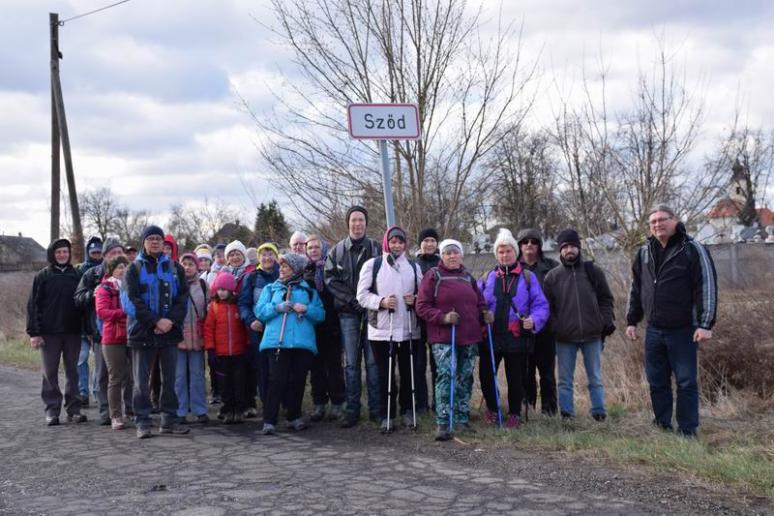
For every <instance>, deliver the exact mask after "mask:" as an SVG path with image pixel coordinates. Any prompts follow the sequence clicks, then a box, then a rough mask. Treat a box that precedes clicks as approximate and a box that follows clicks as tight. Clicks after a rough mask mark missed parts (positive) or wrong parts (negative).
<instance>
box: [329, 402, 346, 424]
mask: <svg viewBox="0 0 774 516" xmlns="http://www.w3.org/2000/svg"><path fill="white" fill-rule="evenodd" d="M342 414H344V408H343V407H342V406H341V405H340V404H339V405H331V409H330V410H329V411H328V420H329V421H336V420H339V419H341V416H342Z"/></svg>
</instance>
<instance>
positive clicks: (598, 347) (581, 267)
mask: <svg viewBox="0 0 774 516" xmlns="http://www.w3.org/2000/svg"><path fill="white" fill-rule="evenodd" d="M556 240H557V244H558V246H559V259H560V260H561V262H562V265H561V266H559V267H556V268H554V269H552V270H551V271H549V272H548V274H546V278H545V284H544V285H543V287H544V289H543V290H544V292H545V294H546V298H548V302H549V304H550V305H551V327H552V328H553V331H554V334H555V335H556V356H557V358H558V361H559V410H560V411H561V413H562V417H574V416H575V404H574V402H573V378H574V377H575V357H576V355H577V353H578V350H579V349H580V350H581V351H582V352H583V365H584V366H585V368H586V377H587V378H588V387H589V398H590V399H591V417H593V418H594V419H596V420H597V421H604V420H605V417H606V416H607V412H606V411H605V388H604V386H603V385H602V340H603V338H604V337H605V336H607V335H610V334H611V333H612V332H613V331H614V330H615V326H614V325H613V321H614V319H615V314H614V312H613V294H612V293H611V292H610V287H608V285H607V279H606V278H605V273H604V272H602V269H600V268H599V267H597V266H596V265H594V264H593V263H592V262H584V261H583V260H582V259H581V250H580V247H581V244H580V237H579V236H578V233H577V232H576V231H575V230H573V229H565V230H564V231H562V232H561V233H559V236H558V237H557V239H556Z"/></svg>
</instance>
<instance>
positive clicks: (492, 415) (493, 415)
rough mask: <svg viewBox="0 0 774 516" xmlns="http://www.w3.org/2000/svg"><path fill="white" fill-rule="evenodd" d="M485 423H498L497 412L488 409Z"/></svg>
mask: <svg viewBox="0 0 774 516" xmlns="http://www.w3.org/2000/svg"><path fill="white" fill-rule="evenodd" d="M484 424H485V425H486V426H494V425H496V424H497V412H492V411H491V410H487V411H486V414H484Z"/></svg>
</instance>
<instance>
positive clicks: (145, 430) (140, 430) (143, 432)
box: [137, 426, 153, 439]
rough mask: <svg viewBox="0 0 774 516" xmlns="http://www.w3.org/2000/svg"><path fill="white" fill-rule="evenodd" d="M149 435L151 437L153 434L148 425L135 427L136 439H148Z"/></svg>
mask: <svg viewBox="0 0 774 516" xmlns="http://www.w3.org/2000/svg"><path fill="white" fill-rule="evenodd" d="M150 437H153V434H152V433H151V429H150V427H149V426H138V427H137V439H148V438H150Z"/></svg>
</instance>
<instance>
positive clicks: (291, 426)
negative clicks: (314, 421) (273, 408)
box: [287, 417, 309, 432]
mask: <svg viewBox="0 0 774 516" xmlns="http://www.w3.org/2000/svg"><path fill="white" fill-rule="evenodd" d="M287 426H288V430H295V431H296V432H300V431H301V430H306V429H307V428H309V426H308V425H307V424H306V421H304V419H303V418H300V417H299V418H296V419H294V420H293V421H288V423H287Z"/></svg>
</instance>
